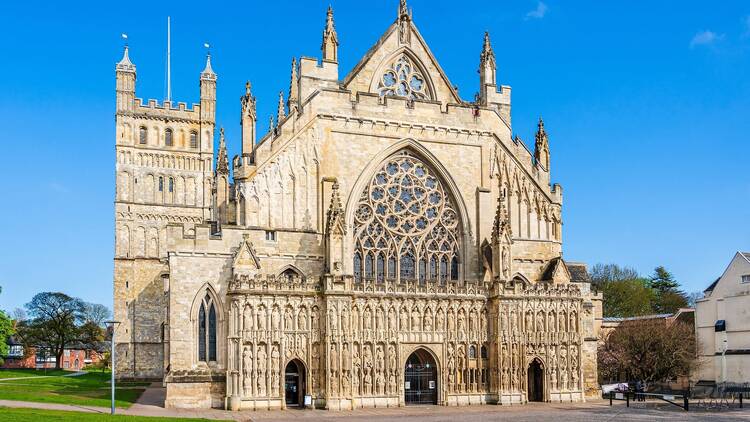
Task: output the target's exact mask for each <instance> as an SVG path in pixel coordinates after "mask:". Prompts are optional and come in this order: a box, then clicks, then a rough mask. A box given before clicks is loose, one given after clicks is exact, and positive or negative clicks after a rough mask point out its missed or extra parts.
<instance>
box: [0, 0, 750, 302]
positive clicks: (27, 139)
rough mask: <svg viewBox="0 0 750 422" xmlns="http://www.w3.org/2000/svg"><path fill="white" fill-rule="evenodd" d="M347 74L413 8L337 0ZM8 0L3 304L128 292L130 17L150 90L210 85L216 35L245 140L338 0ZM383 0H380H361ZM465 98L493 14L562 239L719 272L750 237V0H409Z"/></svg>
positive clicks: (601, 251)
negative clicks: (119, 115) (126, 71)
mask: <svg viewBox="0 0 750 422" xmlns="http://www.w3.org/2000/svg"><path fill="white" fill-rule="evenodd" d="M332 3H333V6H334V9H335V17H336V26H337V30H338V34H339V39H340V41H341V46H340V49H339V58H340V69H341V72H340V73H341V76H342V78H343V75H345V74H346V72H348V70H349V69H351V68H352V67H353V66H354V64H355V63H356V62H357V61H358V60H359V58H360V57H361V56H362V55H363V54H364V53H365V52H366V51H367V49H368V48H369V47H370V46H371V45H372V44H373V43H374V42H375V41H376V40H377V38H378V37H379V36H380V34H381V33H382V32H383V31H384V30H385V29H386V28H387V27H388V25H389V24H390V23H391V22H392V21H393V20H394V19H395V15H396V8H397V4H398V1H397V0H387V1H382V0H381V1H375V2H366V3H363V2H361V1H353V0H352V1H342V0H338V1H333V2H332ZM104 4H106V3H101V2H91V3H85V2H75V1H73V2H49V3H46V2H37V1H26V2H10V3H8V4H6V5H4V6H3V7H4V10H3V13H2V14H0V39H2V45H3V46H2V48H0V64H1V65H2V69H4V72H3V76H2V77H1V78H0V92H2V95H0V116H2V117H0V119H2V134H1V135H0V140H2V141H1V142H2V148H3V154H2V155H1V156H0V192H2V198H3V205H4V206H2V207H0V219H2V221H3V222H4V224H3V235H2V236H1V237H0V238H1V239H2V242H0V286H2V287H3V292H2V294H0V309H6V310H8V311H10V310H12V309H13V308H15V307H20V306H22V305H23V304H24V303H26V302H28V301H29V300H30V299H31V297H32V296H33V295H34V294H35V293H37V292H39V291H44V290H62V291H65V292H67V293H69V294H72V295H75V296H79V297H81V298H83V299H85V300H88V301H93V302H99V303H104V304H107V305H108V306H111V300H112V299H111V297H112V293H111V292H112V268H113V264H112V255H113V243H114V241H113V220H114V214H113V198H114V158H115V157H114V100H115V95H114V88H115V80H114V65H115V63H116V62H117V61H118V60H119V59H120V57H121V53H122V40H121V39H120V34H121V33H122V32H127V33H128V34H129V36H130V40H129V42H130V46H131V55H130V57H131V58H132V60H133V61H134V63H135V64H136V65H137V67H138V87H137V94H138V96H139V97H144V98H159V99H161V98H163V97H164V92H165V89H164V73H165V72H164V55H165V54H164V53H165V38H166V29H165V27H166V16H167V15H171V16H172V66H173V72H172V73H173V79H172V81H173V98H174V99H175V100H176V101H186V102H197V101H198V74H199V72H200V70H201V69H202V68H203V65H204V54H205V52H204V48H203V43H204V42H209V43H211V45H212V54H213V64H214V70H216V72H217V73H218V74H219V83H218V105H217V109H218V110H217V119H218V122H219V124H221V125H223V126H224V127H225V128H226V133H227V138H228V142H229V147H230V152H231V153H232V154H236V153H238V151H239V96H240V95H241V94H242V93H243V91H244V82H245V80H247V79H250V80H251V81H252V83H253V87H254V93H255V94H256V96H257V97H258V101H259V104H258V113H259V116H260V118H259V120H260V122H261V123H260V124H259V128H260V129H262V130H264V129H265V122H266V121H267V120H268V116H269V115H270V113H271V112H273V111H274V110H275V107H276V101H277V95H278V91H279V90H281V89H283V90H285V91H286V90H287V89H288V86H289V80H288V76H289V63H290V60H291V58H292V56H297V57H299V56H312V57H319V56H320V43H321V32H322V28H323V24H324V20H325V9H326V6H327V5H328V1H318V0H304V1H303V0H300V1H287V2H258V1H252V2H242V3H241V4H233V5H230V4H222V5H216V6H212V7H208V6H206V4H207V3H205V2H191V1H180V2H174V3H172V2H140V1H132V2H129V3H128V7H126V8H123V7H117V8H114V7H110V6H109V5H108V4H107V5H106V6H103V5H104ZM365 4H366V7H363V5H365ZM409 5H410V6H411V7H412V8H413V10H414V20H415V22H416V24H417V26H418V27H419V29H420V31H421V32H422V35H423V36H424V37H425V39H426V40H427V42H428V43H429V45H430V47H431V49H432V51H433V53H434V54H435V55H436V56H437V58H438V60H439V61H440V63H441V65H442V67H443V69H444V70H445V71H446V73H447V74H448V77H449V78H450V79H451V81H452V82H453V83H454V84H455V85H458V87H459V89H460V93H461V95H462V97H463V98H464V99H467V100H468V99H472V98H473V94H474V92H476V91H477V89H478V76H477V73H476V69H477V65H478V58H479V52H480V50H481V43H482V34H483V32H484V31H485V30H488V31H490V33H491V35H492V40H493V44H494V48H495V52H496V55H497V63H498V77H499V80H500V83H502V84H508V85H511V86H512V87H513V129H514V131H515V132H516V133H517V134H518V135H519V136H521V137H522V138H523V139H525V140H526V142H527V143H530V144H531V143H533V133H534V130H535V123H536V119H537V118H538V116H539V115H542V116H544V119H545V122H546V124H547V130H548V132H549V134H550V141H551V150H552V179H553V181H554V182H558V183H560V184H562V186H563V188H564V195H565V204H564V228H563V235H564V254H565V257H566V258H567V259H569V260H580V261H585V262H588V263H589V264H590V265H593V264H595V263H597V262H605V263H608V262H614V263H618V264H621V265H629V266H633V267H635V268H636V269H638V270H639V271H641V272H643V273H644V274H645V273H650V272H651V270H652V269H653V268H654V267H655V266H657V265H665V266H666V267H667V268H668V269H670V270H672V271H673V272H674V274H675V275H676V277H677V279H678V280H679V281H680V282H682V283H683V284H684V286H685V289H686V290H688V291H695V290H702V289H703V288H705V286H707V285H708V284H709V283H710V282H711V281H712V280H713V279H714V278H716V277H717V276H718V275H719V274H720V273H721V272H722V271H723V270H724V268H725V266H726V265H727V264H728V262H729V260H730V259H731V257H732V255H733V253H734V252H735V251H736V250H739V249H742V250H750V223H749V222H750V173H748V145H750V142H749V141H750V139H749V136H748V127H747V124H748V122H749V121H750V78H749V77H748V75H750V3H748V2H745V1H721V2H703V1H683V2H679V4H677V3H676V2H666V1H625V0H620V1H606V2H603V1H593V0H592V1H564V2H563V1H561V0H548V1H545V2H543V3H542V2H538V1H530V0H518V1H496V0H463V1H461V2H457V1H448V0H410V1H409Z"/></svg>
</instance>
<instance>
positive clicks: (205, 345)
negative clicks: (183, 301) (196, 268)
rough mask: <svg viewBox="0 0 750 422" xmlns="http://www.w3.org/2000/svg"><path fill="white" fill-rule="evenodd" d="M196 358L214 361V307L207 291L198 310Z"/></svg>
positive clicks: (203, 360)
mask: <svg viewBox="0 0 750 422" xmlns="http://www.w3.org/2000/svg"><path fill="white" fill-rule="evenodd" d="M198 360H199V361H202V362H215V361H216V307H215V306H214V303H213V299H211V295H210V294H209V293H208V291H206V296H205V297H204V298H203V301H202V302H201V307H200V309H199V310H198Z"/></svg>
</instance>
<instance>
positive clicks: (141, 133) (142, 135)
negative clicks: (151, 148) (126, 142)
mask: <svg viewBox="0 0 750 422" xmlns="http://www.w3.org/2000/svg"><path fill="white" fill-rule="evenodd" d="M138 139H139V142H140V143H141V145H146V142H147V141H148V130H147V129H146V127H145V126H141V128H140V129H139V130H138Z"/></svg>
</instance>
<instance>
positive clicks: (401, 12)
mask: <svg viewBox="0 0 750 422" xmlns="http://www.w3.org/2000/svg"><path fill="white" fill-rule="evenodd" d="M404 16H406V17H408V16H409V9H408V7H407V6H406V0H399V2H398V18H399V19H401V18H403V17H404Z"/></svg>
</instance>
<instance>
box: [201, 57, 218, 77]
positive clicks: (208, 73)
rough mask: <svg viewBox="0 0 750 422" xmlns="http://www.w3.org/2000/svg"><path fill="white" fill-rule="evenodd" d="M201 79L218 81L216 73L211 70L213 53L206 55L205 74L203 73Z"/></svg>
mask: <svg viewBox="0 0 750 422" xmlns="http://www.w3.org/2000/svg"><path fill="white" fill-rule="evenodd" d="M201 79H204V80H212V81H215V80H216V73H214V70H213V69H212V68H211V53H208V54H206V67H205V68H204V69H203V72H201Z"/></svg>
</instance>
